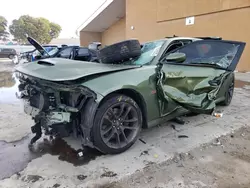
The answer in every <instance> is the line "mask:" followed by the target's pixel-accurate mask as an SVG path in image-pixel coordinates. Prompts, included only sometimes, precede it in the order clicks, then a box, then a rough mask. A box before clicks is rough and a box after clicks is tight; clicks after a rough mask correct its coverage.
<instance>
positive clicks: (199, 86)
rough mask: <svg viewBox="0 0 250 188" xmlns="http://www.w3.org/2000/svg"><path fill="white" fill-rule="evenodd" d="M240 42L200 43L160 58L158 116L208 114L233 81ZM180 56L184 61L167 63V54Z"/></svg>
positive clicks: (242, 44)
mask: <svg viewBox="0 0 250 188" xmlns="http://www.w3.org/2000/svg"><path fill="white" fill-rule="evenodd" d="M244 47H245V43H244V42H236V41H223V40H200V41H195V42H193V43H191V44H188V45H185V46H183V47H180V48H178V49H175V50H174V51H171V52H169V53H168V54H166V55H165V56H164V57H162V58H161V59H162V60H161V61H160V62H159V64H160V65H161V68H160V70H159V71H160V72H161V73H160V74H161V76H160V77H158V78H159V79H158V82H157V87H158V90H159V92H158V93H159V94H160V95H159V99H160V101H161V103H160V111H161V116H165V115H167V114H169V112H173V111H175V110H176V109H177V108H180V107H183V108H186V109H188V110H190V111H192V112H195V113H211V112H212V111H213V109H214V108H215V105H216V101H217V100H218V98H220V95H222V98H221V99H219V100H223V95H224V92H225V89H226V88H227V87H228V85H229V84H230V83H231V82H232V81H233V77H234V73H233V71H234V70H235V68H236V66H237V64H238V62H239V60H240V57H241V55H242V52H243V50H244ZM176 52H178V53H183V54H185V56H186V58H185V59H184V61H182V62H179V61H176V62H175V61H171V62H169V61H167V60H166V57H167V56H168V55H169V54H170V53H176Z"/></svg>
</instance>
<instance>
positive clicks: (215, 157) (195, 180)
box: [110, 127, 250, 188]
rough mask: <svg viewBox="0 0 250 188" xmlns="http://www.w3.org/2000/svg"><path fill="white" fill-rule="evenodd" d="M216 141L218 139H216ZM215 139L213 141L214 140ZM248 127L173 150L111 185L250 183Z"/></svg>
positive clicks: (240, 187)
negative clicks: (193, 146) (169, 156)
mask: <svg viewBox="0 0 250 188" xmlns="http://www.w3.org/2000/svg"><path fill="white" fill-rule="evenodd" d="M218 141H219V142H218ZM215 143H216V144H215ZM249 145H250V128H248V127H243V128H241V129H240V130H239V131H237V132H235V133H232V134H229V135H227V136H222V137H220V138H218V139H215V140H213V141H212V142H211V143H209V144H205V145H202V146H201V147H198V148H196V149H194V150H192V151H190V152H188V153H180V154H176V155H175V156H174V157H173V158H172V159H171V160H168V161H167V162H164V163H161V164H150V165H149V166H148V167H147V168H144V170H143V171H142V172H137V173H136V174H135V175H133V176H130V177H128V178H126V179H123V180H122V181H120V182H116V183H115V184H114V183H113V184H112V185H110V186H111V187H124V188H125V187H126V188H128V187H131V188H133V187H154V188H163V187H164V188H165V187H178V188H186V187H188V188H196V187H197V188H200V187H202V188H217V187H218V188H229V187H237V188H248V187H250V179H249V176H250V149H249V147H248V146H249Z"/></svg>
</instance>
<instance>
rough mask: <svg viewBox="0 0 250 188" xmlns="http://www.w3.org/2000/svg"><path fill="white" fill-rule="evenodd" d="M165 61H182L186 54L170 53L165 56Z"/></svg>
mask: <svg viewBox="0 0 250 188" xmlns="http://www.w3.org/2000/svg"><path fill="white" fill-rule="evenodd" d="M165 60H166V61H168V62H174V63H182V62H184V61H185V60H186V54H184V53H178V52H176V53H172V54H169V55H168V56H167V57H166V58H165Z"/></svg>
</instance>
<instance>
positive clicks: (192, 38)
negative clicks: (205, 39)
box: [142, 37, 202, 44]
mask: <svg viewBox="0 0 250 188" xmlns="http://www.w3.org/2000/svg"><path fill="white" fill-rule="evenodd" d="M174 40H202V39H200V38H194V37H171V38H163V39H158V40H152V41H147V42H144V43H142V44H146V43H150V42H158V41H174Z"/></svg>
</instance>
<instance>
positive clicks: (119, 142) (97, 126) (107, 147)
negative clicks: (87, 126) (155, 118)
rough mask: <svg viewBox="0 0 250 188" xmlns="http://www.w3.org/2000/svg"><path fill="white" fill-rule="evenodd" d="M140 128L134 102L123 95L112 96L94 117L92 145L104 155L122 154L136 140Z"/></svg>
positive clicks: (139, 114)
mask: <svg viewBox="0 0 250 188" xmlns="http://www.w3.org/2000/svg"><path fill="white" fill-rule="evenodd" d="M141 127H142V113H141V110H140V108H139V106H138V105H137V104H136V102H135V101H134V100H133V99H131V98H130V97H128V96H125V95H118V94H115V95H112V96H111V97H109V98H108V99H107V100H106V101H105V102H104V103H103V104H102V105H101V107H100V108H99V109H98V111H97V114H96V116H95V120H94V126H93V132H92V135H93V141H94V145H95V146H96V147H97V148H98V149H99V150H100V151H102V152H103V153H106V154H118V153H122V152H124V151H125V150H127V149H128V148H130V147H131V146H132V145H133V144H134V143H135V141H136V140H137V139H138V136H139V133H140V131H141Z"/></svg>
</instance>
